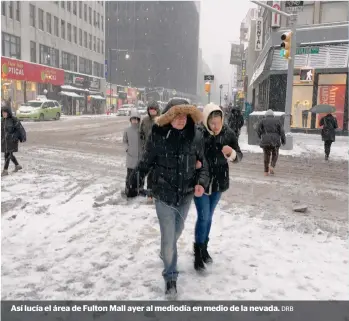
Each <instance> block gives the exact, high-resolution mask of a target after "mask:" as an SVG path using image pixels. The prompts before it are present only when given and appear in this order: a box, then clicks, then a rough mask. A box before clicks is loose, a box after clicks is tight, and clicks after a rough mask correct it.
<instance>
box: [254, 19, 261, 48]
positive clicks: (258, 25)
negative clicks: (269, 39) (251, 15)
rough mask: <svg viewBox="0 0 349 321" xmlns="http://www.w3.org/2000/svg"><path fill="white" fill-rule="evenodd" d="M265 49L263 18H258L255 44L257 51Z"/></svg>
mask: <svg viewBox="0 0 349 321" xmlns="http://www.w3.org/2000/svg"><path fill="white" fill-rule="evenodd" d="M262 49H263V19H262V18H257V19H256V40H255V45H254V50H255V51H261V50H262Z"/></svg>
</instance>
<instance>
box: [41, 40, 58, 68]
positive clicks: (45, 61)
mask: <svg viewBox="0 0 349 321" xmlns="http://www.w3.org/2000/svg"><path fill="white" fill-rule="evenodd" d="M39 51H40V53H39V55H40V56H39V57H40V61H39V63H40V64H42V65H47V66H52V67H57V68H59V50H58V49H55V48H51V47H48V46H45V45H40V46H39Z"/></svg>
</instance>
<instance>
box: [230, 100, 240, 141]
mask: <svg viewBox="0 0 349 321" xmlns="http://www.w3.org/2000/svg"><path fill="white" fill-rule="evenodd" d="M228 126H229V127H230V129H231V130H232V131H233V132H234V133H235V135H236V137H237V138H239V136H240V132H241V128H242V126H244V116H242V114H241V110H240V108H239V107H233V108H232V110H231V114H230V117H229V120H228Z"/></svg>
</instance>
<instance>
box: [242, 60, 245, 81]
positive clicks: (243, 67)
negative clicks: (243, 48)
mask: <svg viewBox="0 0 349 321" xmlns="http://www.w3.org/2000/svg"><path fill="white" fill-rule="evenodd" d="M245 75H246V60H243V61H242V64H241V76H242V77H245Z"/></svg>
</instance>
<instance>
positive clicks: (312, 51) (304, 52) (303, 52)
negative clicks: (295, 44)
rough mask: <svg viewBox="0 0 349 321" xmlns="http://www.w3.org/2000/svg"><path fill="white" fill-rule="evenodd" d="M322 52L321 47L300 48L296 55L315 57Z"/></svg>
mask: <svg viewBox="0 0 349 321" xmlns="http://www.w3.org/2000/svg"><path fill="white" fill-rule="evenodd" d="M319 52H320V47H299V48H297V49H296V55H307V54H310V55H313V54H318V53H319Z"/></svg>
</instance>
